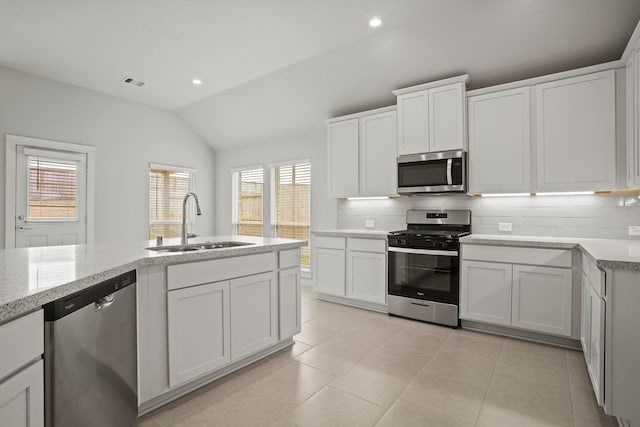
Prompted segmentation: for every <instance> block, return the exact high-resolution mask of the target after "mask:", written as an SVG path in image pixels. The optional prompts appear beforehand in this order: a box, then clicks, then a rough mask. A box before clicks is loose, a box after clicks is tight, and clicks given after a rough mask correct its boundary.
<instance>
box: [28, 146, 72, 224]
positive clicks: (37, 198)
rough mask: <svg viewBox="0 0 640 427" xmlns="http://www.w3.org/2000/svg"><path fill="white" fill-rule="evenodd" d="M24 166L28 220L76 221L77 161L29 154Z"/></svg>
mask: <svg viewBox="0 0 640 427" xmlns="http://www.w3.org/2000/svg"><path fill="white" fill-rule="evenodd" d="M27 167H28V197H27V200H28V207H27V218H28V220H30V221H34V220H35V221H38V220H40V221H42V220H69V221H75V220H77V219H78V211H77V205H78V200H77V187H78V184H77V172H78V165H77V163H75V162H72V161H63V160H53V159H45V158H42V157H32V156H28V157H27Z"/></svg>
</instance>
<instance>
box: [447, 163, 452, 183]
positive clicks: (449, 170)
mask: <svg viewBox="0 0 640 427" xmlns="http://www.w3.org/2000/svg"><path fill="white" fill-rule="evenodd" d="M452 165H453V159H449V160H447V184H448V185H453V175H452V174H451V166H452Z"/></svg>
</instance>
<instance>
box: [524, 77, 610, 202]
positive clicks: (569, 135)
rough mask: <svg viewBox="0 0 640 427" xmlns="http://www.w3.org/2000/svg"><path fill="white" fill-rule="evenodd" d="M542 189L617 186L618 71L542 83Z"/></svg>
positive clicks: (539, 110)
mask: <svg viewBox="0 0 640 427" xmlns="http://www.w3.org/2000/svg"><path fill="white" fill-rule="evenodd" d="M535 91H536V120H537V126H536V134H537V138H536V142H537V145H536V149H537V191H582V190H612V189H615V187H616V171H615V165H616V164H615V160H616V159H615V153H616V150H615V145H616V129H615V126H616V104H615V71H614V70H608V71H603V72H599V73H593V74H587V75H583V76H578V77H572V78H567V79H562V80H557V81H553V82H549V83H544V84H540V85H537V86H536V87H535Z"/></svg>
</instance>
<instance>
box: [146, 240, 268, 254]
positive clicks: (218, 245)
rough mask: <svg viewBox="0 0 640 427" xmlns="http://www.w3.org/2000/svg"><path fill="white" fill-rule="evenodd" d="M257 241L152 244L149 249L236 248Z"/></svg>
mask: <svg viewBox="0 0 640 427" xmlns="http://www.w3.org/2000/svg"><path fill="white" fill-rule="evenodd" d="M254 244H255V243H246V242H204V243H189V244H187V245H170V246H152V247H149V248H145V249H148V250H150V251H156V252H190V251H201V250H206V249H225V248H234V247H237V246H248V245H254Z"/></svg>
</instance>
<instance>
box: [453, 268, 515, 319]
mask: <svg viewBox="0 0 640 427" xmlns="http://www.w3.org/2000/svg"><path fill="white" fill-rule="evenodd" d="M511 282H512V267H511V264H500V263H494V262H479V261H462V277H461V281H460V318H461V319H468V320H479V321H482V322H489V323H495V324H498V325H511Z"/></svg>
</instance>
